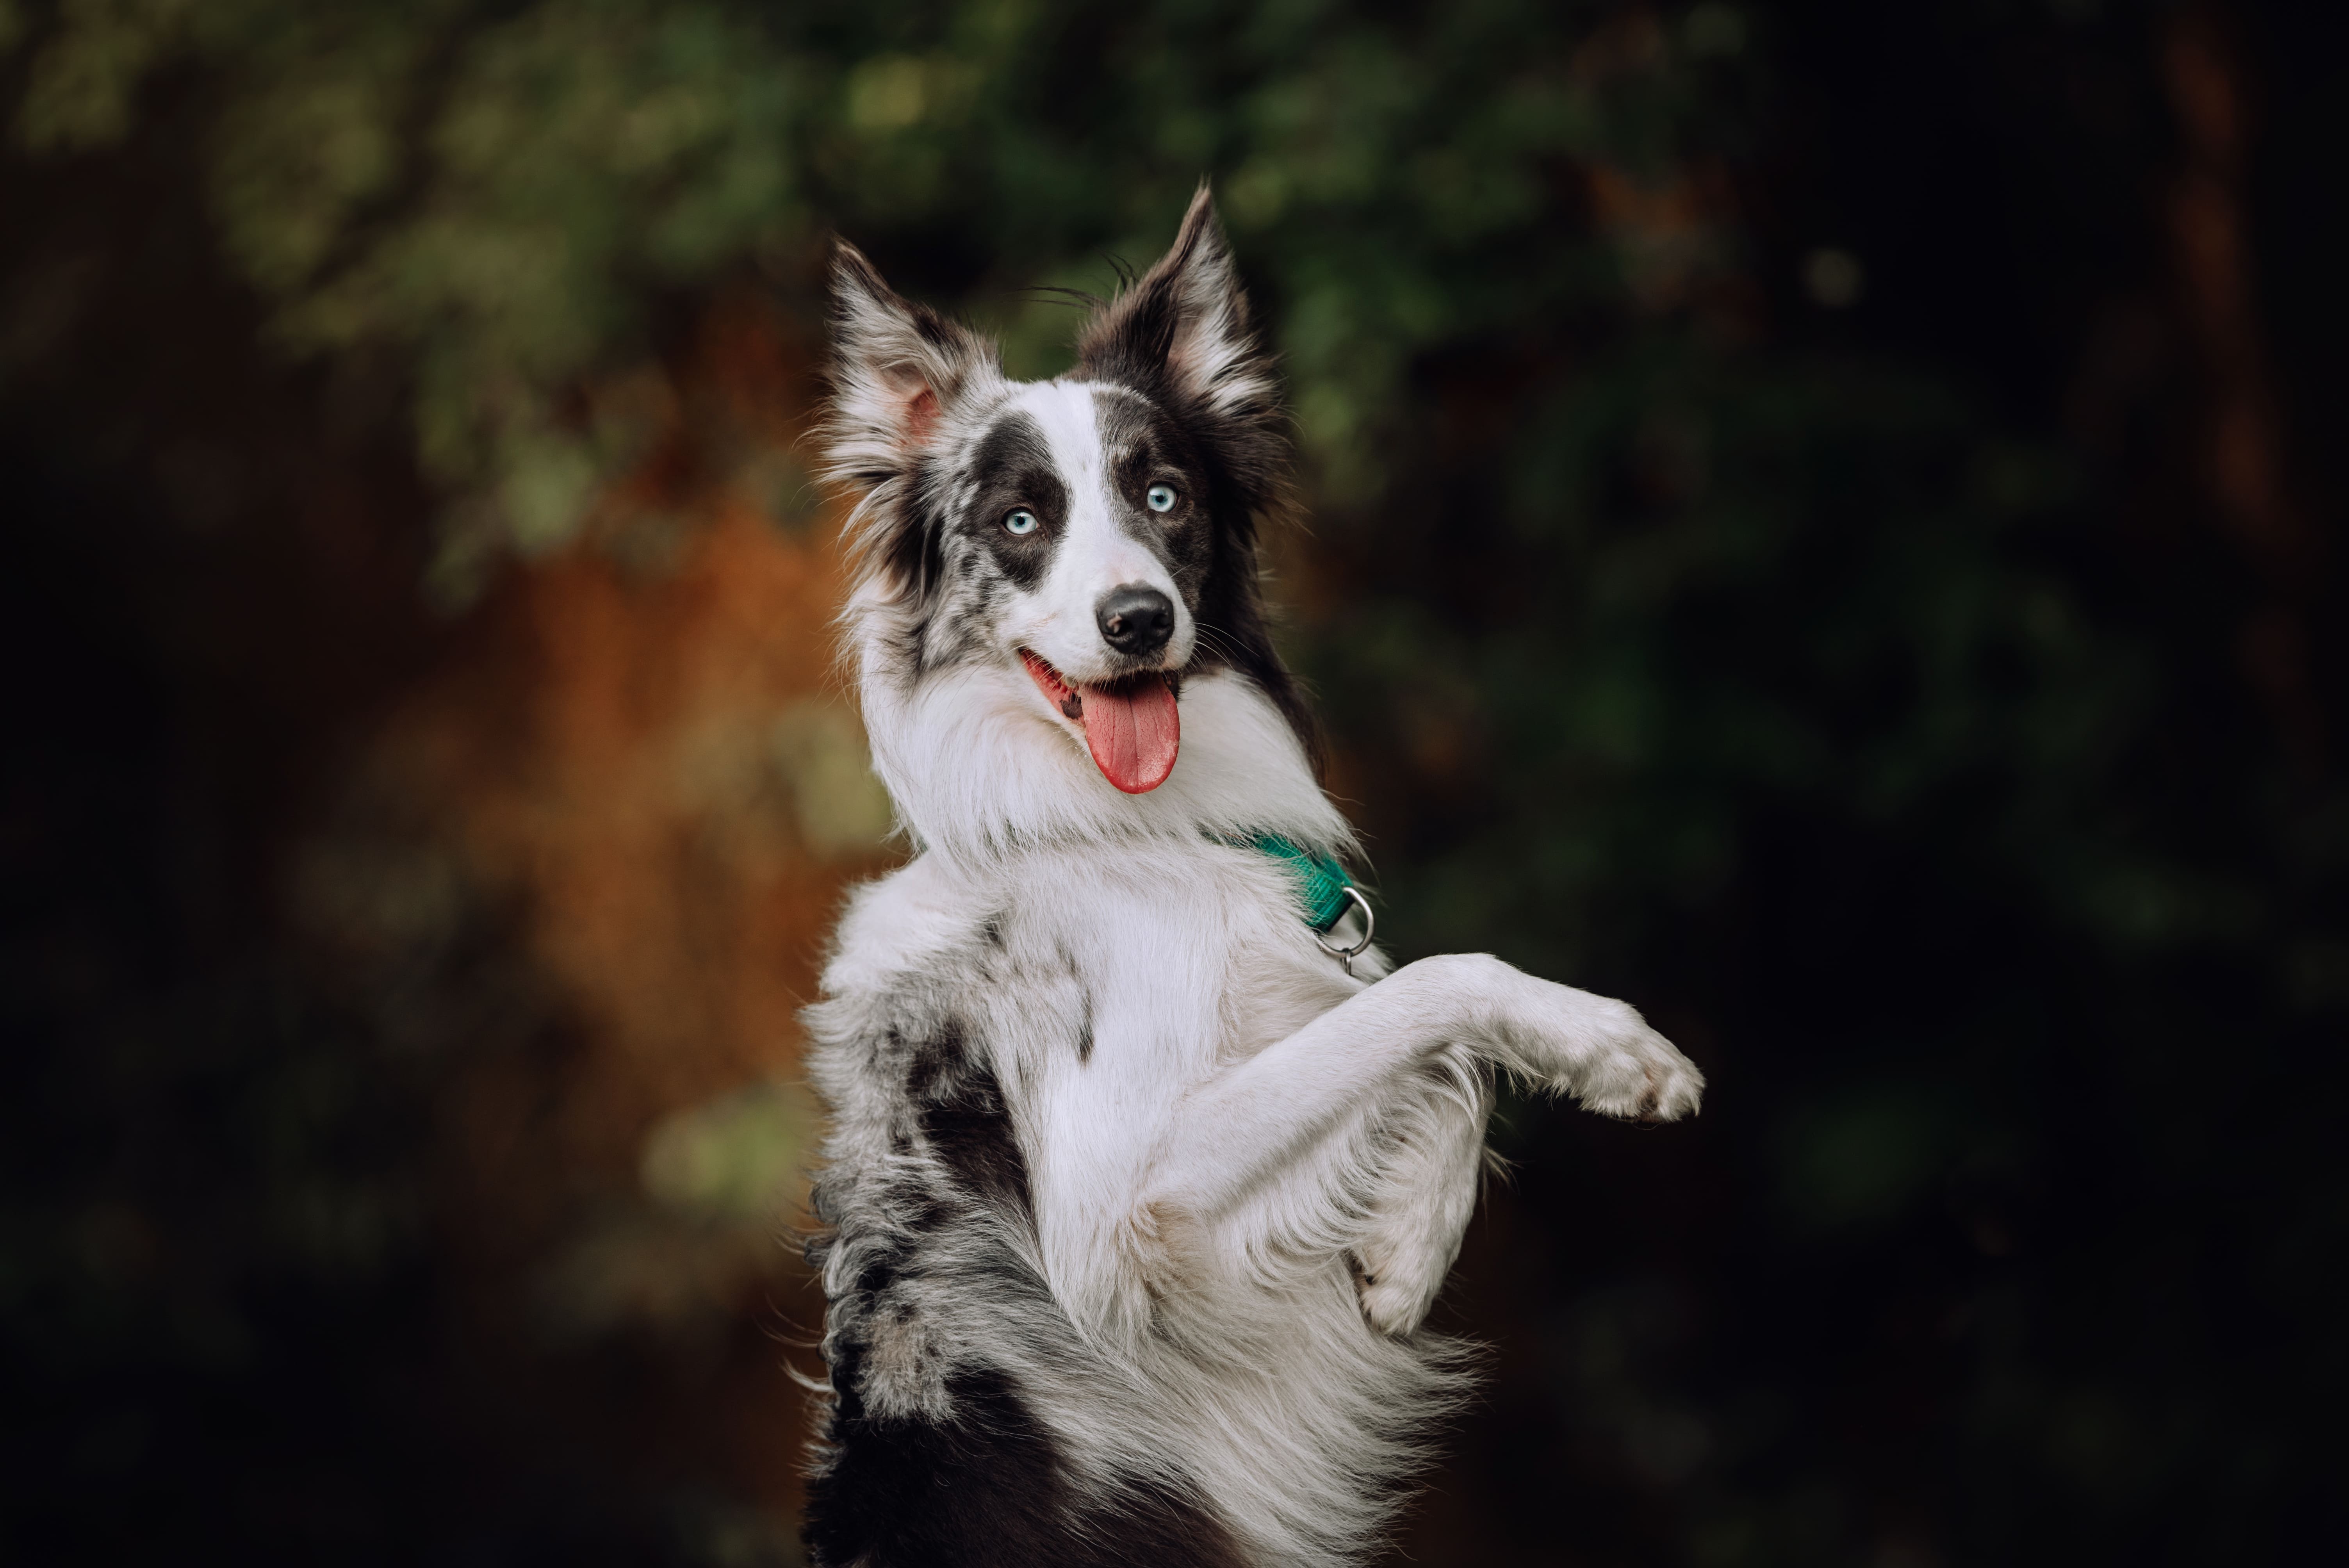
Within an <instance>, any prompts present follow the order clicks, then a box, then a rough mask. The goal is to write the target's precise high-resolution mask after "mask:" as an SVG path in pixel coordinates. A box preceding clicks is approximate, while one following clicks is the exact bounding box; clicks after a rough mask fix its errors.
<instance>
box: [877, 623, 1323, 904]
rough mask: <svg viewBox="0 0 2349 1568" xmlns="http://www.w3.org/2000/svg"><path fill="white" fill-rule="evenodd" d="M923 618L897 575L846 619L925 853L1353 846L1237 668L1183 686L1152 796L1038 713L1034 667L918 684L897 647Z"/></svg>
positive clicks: (961, 855) (894, 775)
mask: <svg viewBox="0 0 2349 1568" xmlns="http://www.w3.org/2000/svg"><path fill="white" fill-rule="evenodd" d="M912 620H913V614H912V612H910V611H909V610H908V608H907V607H906V606H905V603H903V601H902V600H901V598H900V597H899V596H898V595H896V594H895V593H891V592H890V591H889V588H888V586H887V585H886V584H884V583H877V582H869V583H866V584H865V585H864V587H863V588H862V589H861V590H860V591H859V592H858V593H857V594H856V595H855V597H854V600H853V601H852V602H851V603H850V605H849V609H848V614H847V616H846V627H845V629H846V632H847V636H848V652H849V655H850V657H851V659H852V661H853V663H854V667H855V672H856V678H857V688H858V693H859V696H860V697H861V699H862V702H863V706H864V722H865V726H866V728H867V730H868V731H869V732H870V734H871V736H872V740H873V757H874V767H875V769H877V770H878V771H879V773H880V775H881V779H882V781H883V782H884V783H885V784H886V785H887V786H888V789H889V794H890V798H891V799H893V800H895V802H896V807H897V811H898V816H899V821H900V825H901V826H902V827H903V828H904V829H905V830H906V831H907V833H908V834H909V835H910V836H911V837H912V839H913V841H914V842H915V844H916V847H917V848H919V849H921V850H924V851H935V852H936V853H938V854H941V855H943V856H945V857H946V858H947V859H948V860H951V861H955V862H957V864H959V865H962V866H964V867H965V868H967V869H968V870H970V871H973V872H979V871H983V870H984V869H985V868H987V867H988V865H990V864H991V863H994V862H997V861H1000V860H1001V859H1002V858H1004V857H1006V856H1009V855H1014V854H1017V853H1019V851H1021V850H1022V849H1024V848H1029V847H1034V846H1043V845H1050V846H1054V847H1067V846H1070V845H1073V844H1080V843H1087V842H1098V843H1102V844H1103V845H1104V846H1109V845H1123V846H1128V847H1131V846H1135V845H1138V844H1141V843H1144V842H1148V841H1164V840H1169V839H1183V840H1195V839H1198V838H1201V837H1207V838H1222V839H1240V838H1246V837H1248V836H1250V835H1253V834H1257V833H1263V832H1274V833H1279V834H1282V835H1284V836H1286V837H1288V838H1289V839H1292V840H1295V841H1297V842H1299V843H1300V844H1303V845H1306V846H1308V847H1309V848H1312V849H1314V850H1317V851H1321V852H1323V853H1328V854H1340V855H1350V854H1354V853H1356V852H1358V851H1359V845H1358V844H1357V842H1356V841H1355V838H1354V834H1353V830H1352V829H1351V827H1350V826H1349V825H1348V823H1347V821H1346V820H1345V819H1344V818H1343V817H1342V816H1341V815H1340V814H1339V811H1338V809H1337V808H1336V807H1335V806H1333V805H1331V804H1330V799H1329V797H1328V796H1326V795H1324V794H1323V793H1322V791H1321V787H1320V785H1319V783H1318V782H1317V781H1316V780H1315V779H1314V776H1313V768H1312V764H1311V762H1310V761H1309V759H1308V758H1307V756H1306V753H1305V748H1304V746H1303V745H1302V743H1301V742H1300V741H1299V738H1298V734H1297V731H1296V729H1295V728H1294V727H1292V725H1291V724H1290V722H1289V720H1288V718H1287V717H1285V716H1284V715H1283V714H1282V712H1281V710H1280V708H1279V707H1278V706H1277V705H1276V704H1275V703H1274V702H1273V701H1272V700H1271V699H1270V698H1269V697H1268V696H1266V694H1265V693H1264V692H1263V691H1261V690H1260V689H1259V688H1258V687H1257V686H1256V685H1255V683H1253V682H1252V681H1250V680H1249V679H1248V678H1247V676H1244V675H1242V674H1240V673H1238V672H1237V671H1236V670H1229V669H1222V670H1211V671H1207V672H1204V673H1202V674H1200V675H1197V676H1193V677H1191V678H1190V679H1189V680H1187V681H1185V683H1184V686H1183V688H1182V717H1183V748H1182V754H1181V757H1180V759H1179V760H1178V761H1177V762H1176V763H1175V765H1174V773H1173V775H1172V776H1171V777H1169V778H1168V779H1167V780H1166V782H1165V783H1164V784H1162V785H1160V786H1159V787H1158V788H1157V789H1154V790H1152V791H1151V792H1150V793H1148V794H1146V795H1127V794H1123V793H1121V792H1120V791H1119V790H1118V789H1115V788H1114V787H1112V785H1111V784H1110V783H1109V781H1108V780H1107V779H1103V778H1102V775H1101V772H1100V770H1099V769H1096V768H1095V767H1094V766H1093V764H1092V759H1091V758H1088V757H1087V756H1086V755H1085V753H1084V750H1083V748H1081V746H1080V745H1078V744H1077V743H1076V742H1075V741H1074V740H1072V738H1071V737H1070V736H1069V735H1068V734H1067V733H1066V732H1065V731H1062V730H1061V729H1058V728H1056V727H1053V726H1052V725H1051V724H1050V723H1049V722H1048V721H1046V720H1044V719H1043V718H1041V717H1039V716H1038V715H1037V714H1036V711H1035V697H1034V694H1033V692H1032V690H1031V689H1030V685H1029V680H1028V676H1027V675H1026V674H1025V673H1024V672H1023V671H1021V670H1019V669H1017V668H1014V667H1011V666H1009V665H1003V664H977V665H953V666H949V667H947V668H943V669H936V670H932V671H929V672H927V673H926V674H923V675H920V676H914V677H913V678H912V679H910V680H909V679H908V678H907V676H906V672H905V665H904V662H903V660H902V658H901V657H900V656H899V652H898V650H900V649H901V648H902V647H903V646H904V643H905V638H906V637H908V636H909V635H911V634H913V627H912Z"/></svg>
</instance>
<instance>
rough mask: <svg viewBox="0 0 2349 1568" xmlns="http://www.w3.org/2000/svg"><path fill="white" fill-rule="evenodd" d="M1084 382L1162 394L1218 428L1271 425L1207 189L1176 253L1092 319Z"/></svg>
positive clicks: (1270, 397)
mask: <svg viewBox="0 0 2349 1568" xmlns="http://www.w3.org/2000/svg"><path fill="white" fill-rule="evenodd" d="M1077 368H1078V373H1079V374H1080V375H1082V376H1085V377H1089V378H1092V379H1099V380H1105V381H1123V382H1125V383H1127V384H1129V385H1131V386H1133V387H1139V388H1141V389H1143V390H1144V391H1149V392H1158V393H1164V394H1165V395H1167V396H1169V397H1172V398H1173V399H1174V400H1175V401H1177V402H1181V403H1188V404H1190V405H1191V406H1192V407H1195V408H1196V409H1198V410H1199V411H1201V412H1203V413H1206V414H1209V415H1213V416H1215V417H1216V418H1223V419H1231V420H1239V421H1244V422H1247V423H1270V422H1272V421H1275V420H1277V419H1278V414H1279V397H1278V387H1277V386H1276V384H1275V382H1274V379H1273V376H1272V367H1271V366H1270V365H1269V364H1268V363H1267V361H1266V359H1265V357H1264V354H1263V351H1262V350H1261V349H1260V348H1259V347H1258V346H1257V340H1256V334H1255V333H1254V331H1252V330H1251V329H1250V328H1249V326H1248V312H1247V295H1246V294H1243V293H1241V292H1240V283H1239V276H1238V274H1237V273H1236V272H1235V271H1234V270H1233V267H1232V253H1231V250H1230V247H1228V246H1227V245H1226V244H1225V243H1224V230H1223V225H1222V224H1220V223H1218V222H1216V204H1215V202H1214V201H1213V200H1212V199H1211V198H1210V197H1209V196H1208V193H1207V187H1206V184H1205V183H1204V182H1203V183H1202V184H1201V185H1200V187H1199V193H1198V194H1197V195H1196V196H1194V197H1193V198H1191V210H1190V211H1188V212H1185V214H1184V215H1183V227H1182V229H1181V230H1180V231H1179V232H1177V233H1176V234H1175V236H1174V248H1173V249H1172V250H1170V251H1168V252H1167V253H1165V254H1164V256H1162V257H1160V258H1159V259H1158V263H1157V264H1156V265H1154V266H1153V267H1152V268H1151V269H1150V270H1149V271H1148V272H1146V273H1143V275H1142V277H1141V280H1140V281H1139V282H1137V283H1135V284H1133V286H1132V287H1131V288H1128V289H1126V290H1125V291H1124V292H1123V293H1121V294H1119V295H1118V296H1117V298H1116V299H1115V300H1113V301H1112V302H1111V304H1110V305H1109V308H1108V309H1106V310H1104V311H1102V313H1101V315H1098V316H1096V317H1094V319H1093V321H1092V325H1089V326H1088V327H1086V329H1085V332H1084V335H1083V336H1082V337H1081V339H1080V340H1079V341H1078V345H1077Z"/></svg>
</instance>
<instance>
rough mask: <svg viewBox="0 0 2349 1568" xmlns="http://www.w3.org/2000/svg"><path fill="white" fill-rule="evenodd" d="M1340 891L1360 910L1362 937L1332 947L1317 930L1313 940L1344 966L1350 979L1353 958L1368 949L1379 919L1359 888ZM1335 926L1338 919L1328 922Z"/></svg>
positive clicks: (1340, 918)
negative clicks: (1358, 940)
mask: <svg viewBox="0 0 2349 1568" xmlns="http://www.w3.org/2000/svg"><path fill="white" fill-rule="evenodd" d="M1340 891H1341V892H1344V893H1345V895H1346V896H1347V897H1348V898H1350V899H1352V900H1353V901H1354V907H1355V908H1356V909H1359V910H1361V912H1362V939H1361V941H1360V942H1357V943H1356V944H1354V945H1352V946H1351V947H1333V946H1331V945H1330V944H1329V943H1328V942H1327V941H1325V940H1323V938H1322V935H1321V934H1320V933H1319V932H1318V931H1317V932H1315V933H1314V934H1313V940H1314V941H1316V942H1319V943H1320V944H1321V951H1322V952H1324V953H1326V954H1329V955H1330V957H1332V958H1334V959H1336V960H1337V961H1338V962H1339V963H1340V964H1342V965H1345V966H1346V975H1347V978H1349V979H1351V978H1352V977H1353V974H1354V960H1355V959H1357V958H1360V957H1361V955H1362V954H1365V953H1367V952H1369V951H1370V947H1371V935H1372V934H1374V933H1375V932H1376V931H1377V930H1378V928H1379V920H1378V916H1376V915H1374V914H1372V913H1371V901H1370V900H1369V899H1366V898H1364V897H1363V896H1362V890H1361V889H1360V888H1358V887H1352V886H1348V887H1346V888H1343V889H1341V890H1340ZM1345 918H1346V917H1345V916H1344V915H1342V914H1341V915H1340V916H1339V917H1338V920H1343V919H1345ZM1337 928H1338V921H1336V920H1333V921H1331V922H1330V930H1332V931H1335V930H1336V929H1337Z"/></svg>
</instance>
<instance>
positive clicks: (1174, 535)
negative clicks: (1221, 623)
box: [1093, 388, 1215, 600]
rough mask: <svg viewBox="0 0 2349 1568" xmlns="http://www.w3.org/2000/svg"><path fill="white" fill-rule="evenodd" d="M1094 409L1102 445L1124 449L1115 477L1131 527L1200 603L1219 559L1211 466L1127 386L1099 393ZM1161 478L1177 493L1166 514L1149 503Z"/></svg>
mask: <svg viewBox="0 0 2349 1568" xmlns="http://www.w3.org/2000/svg"><path fill="white" fill-rule="evenodd" d="M1093 410H1094V418H1095V419H1096V420H1097V421H1098V422H1099V424H1100V427H1101V433H1102V444H1103V445H1104V446H1105V447H1107V448H1108V449H1109V450H1111V451H1112V452H1115V453H1117V454H1118V456H1117V458H1116V459H1115V461H1114V463H1113V464H1112V467H1111V469H1110V476H1111V480H1112V488H1113V489H1114V490H1116V493H1117V497H1118V500H1119V502H1120V503H1121V505H1122V507H1123V510H1124V511H1125V513H1126V514H1127V515H1126V518H1125V525H1126V527H1127V529H1128V530H1129V531H1131V532H1132V533H1133V534H1134V536H1135V537H1137V538H1139V539H1142V540H1143V541H1145V542H1148V543H1149V545H1150V546H1151V548H1152V549H1154V550H1155V551H1156V552H1158V553H1159V555H1160V557H1161V558H1162V559H1164V561H1165V562H1166V564H1167V566H1168V568H1169V569H1170V570H1172V571H1173V573H1174V579H1175V581H1176V582H1177V583H1180V584H1181V585H1182V588H1183V591H1184V593H1185V596H1186V597H1190V598H1193V599H1194V600H1195V597H1196V592H1197V586H1198V583H1199V581H1200V579H1201V578H1202V577H1204V576H1205V575H1206V572H1207V569H1208V566H1209V563H1210V562H1212V561H1213V560H1214V557H1215V542H1214V538H1213V531H1214V518H1213V515H1212V512H1211V509H1210V506H1209V502H1210V500H1211V498H1210V496H1209V494H1208V486H1207V481H1206V465H1205V464H1204V463H1203V462H1202V461H1201V460H1200V458H1199V454H1198V451H1197V449H1196V446H1195V443H1194V442H1193V441H1192V440H1191V439H1190V438H1189V437H1188V436H1187V435H1186V434H1185V431H1184V429H1183V427H1182V426H1181V425H1180V424H1179V423H1177V422H1176V421H1175V420H1174V419H1172V418H1168V416H1167V414H1166V412H1165V411H1164V409H1162V408H1160V407H1158V406H1157V405H1156V404H1155V403H1153V402H1151V401H1150V400H1149V399H1148V398H1146V397H1142V396H1141V395H1140V394H1138V393H1135V392H1132V391H1128V390H1126V389H1124V388H1119V389H1117V390H1115V391H1103V392H1096V393H1095V394H1094V395H1093ZM1161 481H1164V482H1165V483H1168V484H1171V485H1173V486H1174V490H1175V495H1176V500H1175V502H1174V507H1173V508H1172V509H1171V510H1170V511H1164V512H1159V511H1152V510H1151V508H1150V505H1149V501H1148V500H1147V497H1148V494H1149V490H1150V487H1151V486H1152V485H1154V484H1156V483H1159V482H1161Z"/></svg>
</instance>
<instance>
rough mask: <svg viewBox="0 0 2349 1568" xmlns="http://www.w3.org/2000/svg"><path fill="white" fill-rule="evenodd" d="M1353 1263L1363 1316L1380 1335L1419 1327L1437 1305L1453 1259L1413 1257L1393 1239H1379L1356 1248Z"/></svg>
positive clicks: (1409, 1330) (1424, 1256)
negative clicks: (1429, 1309) (1436, 1300)
mask: <svg viewBox="0 0 2349 1568" xmlns="http://www.w3.org/2000/svg"><path fill="white" fill-rule="evenodd" d="M1353 1264H1354V1289H1355V1291H1356V1293H1357V1294H1359V1295H1361V1298H1362V1316H1363V1317H1364V1318H1366V1319H1368V1320H1369V1322H1370V1326H1371V1327H1372V1328H1375V1329H1377V1330H1378V1331H1379V1332H1380V1333H1381V1334H1393V1335H1404V1334H1409V1333H1410V1332H1411V1331H1412V1330H1413V1329H1414V1328H1417V1327H1418V1326H1420V1324H1421V1323H1422V1322H1423V1321H1424V1320H1425V1318H1426V1316H1427V1312H1428V1308H1430V1307H1432V1306H1433V1305H1435V1295H1436V1292H1438V1291H1439V1290H1441V1289H1443V1288H1444V1275H1445V1274H1447V1273H1449V1272H1450V1271H1451V1267H1452V1258H1451V1255H1450V1254H1449V1253H1444V1254H1442V1255H1440V1256H1438V1255H1432V1254H1429V1253H1425V1252H1422V1253H1418V1254H1417V1255H1413V1254H1412V1253H1408V1252H1407V1251H1405V1250H1404V1249H1402V1248H1400V1247H1397V1246H1395V1245H1392V1238H1380V1239H1378V1240H1375V1241H1372V1242H1371V1243H1366V1244H1364V1245H1363V1246H1361V1247H1358V1248H1356V1249H1355V1251H1354V1254H1353Z"/></svg>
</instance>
